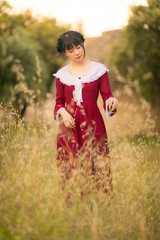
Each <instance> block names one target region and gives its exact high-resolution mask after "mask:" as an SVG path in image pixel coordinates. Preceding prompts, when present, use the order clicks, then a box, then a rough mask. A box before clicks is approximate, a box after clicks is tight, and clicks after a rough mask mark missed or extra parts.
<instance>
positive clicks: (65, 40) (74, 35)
mask: <svg viewBox="0 0 160 240" xmlns="http://www.w3.org/2000/svg"><path fill="white" fill-rule="evenodd" d="M84 41H85V39H84V37H83V35H82V34H81V33H79V32H77V31H67V32H64V33H63V34H61V35H60V37H59V38H58V41H57V51H58V52H59V53H60V54H62V53H64V52H65V51H66V50H70V49H72V48H73V45H75V46H78V45H81V46H82V47H83V48H84V46H83V43H84ZM84 50H85V49H84Z"/></svg>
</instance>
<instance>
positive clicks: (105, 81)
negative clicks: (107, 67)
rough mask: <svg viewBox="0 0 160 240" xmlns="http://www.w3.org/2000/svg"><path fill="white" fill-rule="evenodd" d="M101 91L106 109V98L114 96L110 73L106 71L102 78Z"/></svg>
mask: <svg viewBox="0 0 160 240" xmlns="http://www.w3.org/2000/svg"><path fill="white" fill-rule="evenodd" d="M100 93H101V96H102V99H103V107H104V110H106V100H108V99H109V98H110V97H114V96H113V95H112V92H111V88H110V84H109V77H108V73H107V72H105V73H104V74H103V75H102V76H101V78H100Z"/></svg>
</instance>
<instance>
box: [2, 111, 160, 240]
mask: <svg viewBox="0 0 160 240" xmlns="http://www.w3.org/2000/svg"><path fill="white" fill-rule="evenodd" d="M7 114H8V113H7V112H6V118H7V117H8V116H9V115H7ZM8 118H9V117H8ZM0 135H1V138H0V239H1V240H54V239H55V240H59V239H60V240H61V239H62V240H71V239H75V240H76V239H77V240H88V239H91V240H102V239H105V240H159V239H160V207H159V206H160V184H159V182H160V162H159V156H160V138H159V137H158V136H157V135H155V134H153V135H150V136H144V135H139V136H138V135H137V136H132V137H130V138H127V137H124V138H123V139H120V140H117V141H114V142H112V141H111V142H110V152H111V167H112V174H113V193H112V194H108V196H106V195H105V194H103V193H102V192H101V191H99V190H94V191H93V192H92V191H90V194H87V192H86V194H84V196H83V197H81V194H80V187H79V184H78V183H76V182H73V181H72V180H71V181H70V182H69V181H68V183H67V187H66V189H65V190H63V191H62V188H61V184H60V177H59V173H58V170H57V166H56V132H55V128H51V127H49V126H48V125H47V124H46V123H45V122H42V121H38V122H37V123H32V124H29V123H27V124H24V123H23V122H22V121H19V120H18V121H17V122H15V121H9V122H8V123H7V121H6V122H1V125H0ZM90 187H91V186H90ZM68 192H70V193H71V202H72V204H71V205H70V206H68V204H67V201H66V196H67V194H68Z"/></svg>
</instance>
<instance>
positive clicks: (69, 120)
mask: <svg viewBox="0 0 160 240" xmlns="http://www.w3.org/2000/svg"><path fill="white" fill-rule="evenodd" d="M59 114H60V115H61V117H62V120H63V122H64V125H65V126H66V127H68V128H73V129H75V127H76V125H75V120H74V118H73V117H72V116H71V115H70V114H69V113H68V112H67V111H66V110H65V109H60V111H59Z"/></svg>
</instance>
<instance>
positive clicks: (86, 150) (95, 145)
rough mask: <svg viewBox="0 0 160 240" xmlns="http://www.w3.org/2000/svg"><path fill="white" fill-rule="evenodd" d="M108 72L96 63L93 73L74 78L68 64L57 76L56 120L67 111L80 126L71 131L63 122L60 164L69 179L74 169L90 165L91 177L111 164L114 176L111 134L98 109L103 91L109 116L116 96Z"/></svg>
mask: <svg viewBox="0 0 160 240" xmlns="http://www.w3.org/2000/svg"><path fill="white" fill-rule="evenodd" d="M107 71H108V69H107V68H106V67H105V66H104V65H103V64H101V63H97V62H92V67H91V69H90V71H89V72H88V73H87V74H86V75H85V76H84V77H81V78H80V77H79V78H78V77H74V76H73V75H71V74H70V72H69V70H68V65H66V66H65V67H63V68H61V69H60V70H59V71H58V72H57V73H56V74H53V75H54V76H55V77H56V105H55V108H54V117H55V119H57V118H60V115H59V114H58V110H59V109H61V108H65V109H66V110H67V111H68V112H69V113H70V114H71V115H72V116H73V118H74V119H75V123H76V129H70V128H67V127H65V125H64V123H63V121H61V120H60V122H59V128H58V134H57V161H58V166H59V167H61V171H62V172H65V174H66V176H67V177H69V174H70V173H71V170H72V169H74V168H77V167H78V166H83V165H84V166H85V164H86V163H87V164H89V165H88V166H90V173H91V174H95V173H96V172H98V171H99V170H98V169H102V168H103V166H104V165H106V164H107V168H108V175H110V166H109V164H108V161H107V156H108V153H109V148H108V140H107V133H106V129H105V125H104V121H103V118H102V116H101V113H100V111H99V108H98V106H97V99H98V95H99V92H100V94H101V96H102V99H103V106H104V110H105V111H106V113H107V100H108V99H109V98H110V97H113V95H112V93H111V89H110V84H109V78H108V73H107ZM115 112H116V111H114V112H112V113H111V114H110V115H111V116H112V115H114V114H115ZM82 159H83V161H82ZM102 159H103V161H102Z"/></svg>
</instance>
